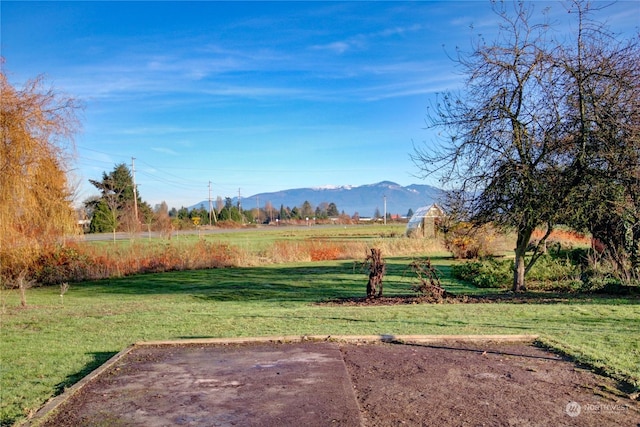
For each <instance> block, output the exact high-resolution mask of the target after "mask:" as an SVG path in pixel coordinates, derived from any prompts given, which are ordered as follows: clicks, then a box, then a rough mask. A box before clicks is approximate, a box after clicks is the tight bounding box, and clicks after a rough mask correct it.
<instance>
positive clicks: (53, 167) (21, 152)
mask: <svg viewBox="0 0 640 427" xmlns="http://www.w3.org/2000/svg"><path fill="white" fill-rule="evenodd" d="M0 93H1V96H0V128H1V129H2V134H1V139H0V280H2V283H0V287H4V288H7V287H19V288H20V289H21V290H22V291H24V289H25V288H26V287H28V284H29V283H31V281H32V280H33V279H34V277H33V269H34V265H35V264H36V263H37V261H38V260H39V259H40V257H41V256H42V255H43V254H44V253H46V251H48V250H51V249H52V248H54V247H55V246H56V245H58V244H61V242H62V241H63V237H64V236H67V235H69V234H72V233H75V232H76V230H77V226H76V223H77V220H76V218H75V214H74V210H73V207H72V204H71V202H72V191H71V187H70V185H69V181H68V175H67V170H68V163H69V160H70V159H71V155H72V153H73V136H74V134H75V132H76V131H77V129H78V126H79V121H78V116H77V112H78V109H79V103H78V101H77V100H75V99H73V98H70V97H66V96H63V95H61V94H59V93H57V92H56V91H54V90H53V89H51V88H47V87H45V84H44V80H43V78H42V77H38V78H35V79H33V80H29V81H28V82H26V83H25V84H24V86H23V87H21V88H17V87H14V86H13V85H12V84H11V83H10V82H9V81H8V79H7V76H6V74H5V72H4V71H2V72H0ZM22 302H23V305H24V304H25V301H24V293H23V301H22Z"/></svg>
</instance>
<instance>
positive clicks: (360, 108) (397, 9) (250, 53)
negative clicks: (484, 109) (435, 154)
mask: <svg viewBox="0 0 640 427" xmlns="http://www.w3.org/2000/svg"><path fill="white" fill-rule="evenodd" d="M534 4H535V8H536V10H538V11H541V10H543V9H544V8H546V7H549V8H550V9H549V13H550V16H551V17H552V18H553V20H557V21H559V22H561V21H562V20H563V19H566V16H567V15H566V10H565V9H564V6H563V4H562V3H560V2H542V1H536V2H535V3H534ZM0 8H1V23H2V28H1V48H2V52H1V54H2V56H3V57H4V58H5V64H4V69H5V72H6V73H7V74H8V76H9V80H10V81H11V82H13V83H14V84H16V85H21V84H22V83H24V82H25V81H26V80H27V79H29V78H33V77H35V76H37V75H40V74H44V75H45V76H46V77H47V82H48V84H49V85H51V86H53V87H55V89H56V90H57V91H59V92H62V93H65V94H67V95H71V96H74V97H76V98H78V99H80V100H82V101H83V102H84V105H85V109H84V111H83V112H82V114H81V121H82V125H83V128H82V130H81V132H80V133H79V134H78V136H77V138H76V146H77V157H76V160H75V162H74V164H73V167H74V174H75V175H76V177H77V178H76V180H77V181H78V182H79V183H80V188H79V196H78V198H79V201H82V200H84V199H86V198H87V197H89V196H91V195H94V194H97V191H96V190H95V189H94V188H93V187H92V186H91V185H90V184H89V183H88V181H87V180H88V179H100V177H101V176H102V172H103V171H106V172H109V171H111V170H112V169H113V167H114V166H115V165H116V164H118V163H127V164H129V165H131V158H132V157H135V158H136V160H135V169H136V182H137V184H138V185H139V192H140V194H141V196H142V198H143V200H145V201H148V202H149V203H151V204H152V205H155V204H156V203H160V202H161V201H163V200H164V201H166V202H167V203H168V204H169V206H172V207H180V206H189V205H191V204H194V203H196V202H199V201H201V200H204V199H206V198H207V197H208V191H209V190H208V186H209V181H211V183H212V184H211V185H212V197H213V198H215V197H217V196H222V197H227V196H229V197H231V196H236V195H237V194H238V190H239V189H240V191H241V193H242V195H243V197H247V196H250V195H253V194H256V193H261V192H272V191H277V190H282V189H287V188H299V187H319V186H325V185H363V184H371V183H375V182H379V181H382V180H391V181H395V182H397V183H399V184H401V185H409V184H411V183H428V184H437V182H433V181H429V182H426V181H421V180H420V179H418V178H416V177H415V175H416V174H418V172H419V171H418V170H417V169H416V167H415V166H414V165H413V163H412V162H411V160H410V158H409V155H410V153H412V151H413V145H414V143H415V144H421V143H429V141H430V140H432V139H433V138H434V135H433V134H432V133H431V132H430V131H427V130H425V129H424V127H425V122H424V119H425V113H426V109H427V106H428V105H429V102H430V101H431V100H433V99H434V96H435V94H436V93H437V92H442V91H444V90H457V89H460V86H461V82H462V77H461V76H460V75H458V74H457V72H456V68H455V66H454V64H453V62H452V61H451V60H450V59H449V58H448V56H447V53H449V54H452V53H453V52H454V51H455V47H456V46H460V47H462V48H464V49H468V48H469V46H470V43H471V41H472V40H474V39H475V37H476V36H477V35H478V34H482V35H483V36H484V37H485V38H488V39H491V36H492V34H495V32H496V30H497V18H496V16H495V15H494V14H493V12H492V11H491V7H490V3H489V2H488V1H467V2H460V1H448V2H436V1H422V2H411V3H406V2H346V3H345V2H207V1H201V2H169V1H167V2H147V1H144V2H124V1H123V2H89V1H87V2H80V1H78V2H54V1H52V2H12V1H5V0H3V1H2V3H1V4H0ZM599 16H600V17H602V18H604V19H606V20H607V21H608V22H609V25H610V27H611V29H612V30H613V31H615V32H622V33H627V34H630V33H632V32H633V31H635V30H636V29H637V28H638V27H639V26H640V2H638V1H623V2H618V3H617V4H615V5H613V6H611V7H609V8H607V9H606V12H605V13H604V14H602V15H599ZM563 28H565V29H568V30H571V27H570V26H565V27H563Z"/></svg>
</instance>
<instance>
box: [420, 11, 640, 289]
mask: <svg viewBox="0 0 640 427" xmlns="http://www.w3.org/2000/svg"><path fill="white" fill-rule="evenodd" d="M573 7H574V8H576V9H577V10H579V11H580V13H579V14H577V15H576V16H577V19H578V26H579V28H580V31H579V34H578V37H577V40H568V41H562V42H559V41H556V40H553V39H552V38H551V37H550V35H549V34H550V33H549V31H548V30H549V28H550V27H549V25H548V24H547V23H543V24H536V25H533V24H531V22H533V19H532V15H533V6H531V7H526V6H525V5H524V4H523V3H517V4H515V6H514V10H513V12H511V11H507V10H506V9H505V7H504V6H503V4H502V3H494V11H495V12H496V13H497V14H498V15H499V17H500V18H501V25H500V33H499V35H498V37H497V38H496V41H495V42H493V43H489V44H485V43H484V42H483V41H482V42H479V43H478V44H476V45H475V46H474V48H473V51H472V52H471V54H463V53H460V52H459V54H458V56H457V57H456V58H455V61H456V63H457V64H458V65H459V66H460V67H461V69H462V71H463V72H464V74H465V75H466V76H467V81H466V85H465V90H464V91H463V92H461V93H459V94H456V93H453V94H452V93H447V94H444V95H442V96H441V97H440V98H439V100H438V102H437V103H436V104H435V105H434V108H433V109H432V110H431V111H430V113H429V115H428V123H429V125H430V127H432V128H436V129H438V130H439V131H440V134H439V135H440V136H441V143H440V145H438V146H436V147H431V146H426V145H425V146H423V147H416V149H415V153H414V155H413V158H414V161H415V162H416V164H417V165H418V166H419V167H420V168H421V170H422V171H423V172H424V174H425V176H426V175H432V174H439V175H440V177H441V179H442V181H443V182H444V183H445V184H448V185H450V186H451V188H452V189H455V190H456V191H455V192H453V193H452V194H454V195H455V197H456V198H461V199H462V200H463V202H464V203H463V204H464V206H465V208H466V212H467V215H468V217H469V219H471V220H472V221H473V222H475V223H477V224H482V223H487V222H493V223H495V224H497V225H499V226H503V227H508V228H513V229H515V231H516V234H517V238H516V246H515V266H514V281H513V290H514V291H523V290H525V289H526V287H525V275H526V273H527V272H528V271H529V269H530V268H531V267H532V266H533V264H534V263H535V262H536V260H537V259H538V257H539V256H540V255H541V254H542V253H543V248H544V245H545V241H546V239H547V237H548V236H549V235H550V233H551V231H552V230H553V227H554V225H555V224H557V223H558V222H559V221H560V220H562V219H565V218H566V217H567V214H568V210H569V209H570V206H571V203H570V202H571V201H572V200H573V196H574V191H573V189H575V188H576V187H578V186H580V185H581V183H583V182H584V181H585V179H586V177H587V169H588V167H587V165H588V164H591V163H594V162H595V163H597V162H599V161H601V160H602V158H603V157H602V152H601V151H600V149H599V148H598V147H599V146H601V145H602V144H604V140H602V139H598V138H596V140H594V139H593V137H594V136H595V134H594V132H593V128H594V127H597V126H596V125H595V123H597V122H598V121H601V120H600V119H601V117H598V116H596V115H588V114H587V112H588V111H590V110H594V111H595V110H596V109H597V108H596V104H598V102H599V101H598V100H597V99H596V98H595V97H594V95H595V93H596V92H603V93H608V92H616V91H617V90H618V89H619V88H621V87H623V86H624V85H627V84H628V80H623V81H620V80H616V79H611V78H609V77H607V78H604V77H603V76H601V75H600V73H601V71H598V69H599V68H601V67H603V66H607V67H608V69H609V70H612V68H611V66H612V64H611V63H610V61H609V60H608V58H610V57H611V54H613V53H615V55H616V56H617V55H619V54H620V53H621V52H620V51H617V50H615V49H614V50H613V51H611V52H609V53H607V54H605V52H604V51H602V50H598V48H597V46H599V45H600V44H601V43H599V42H601V41H602V39H601V38H599V36H600V35H602V34H603V33H602V32H601V31H592V32H586V31H582V30H584V29H585V28H586V27H585V22H586V21H585V17H586V16H587V15H588V13H589V12H590V10H589V7H588V4H587V3H582V2H575V3H574V4H573ZM598 28H602V27H601V26H600V27H598ZM571 43H573V45H576V44H577V46H578V48H577V49H573V48H570V47H568V46H571ZM614 68H615V67H614ZM612 71H613V70H612ZM587 76H589V77H587ZM594 91H595V92H594ZM590 92H592V93H590ZM632 92H633V89H632ZM635 94H636V97H637V89H635ZM625 102H626V101H625ZM634 105H637V103H636V104H634ZM628 108H629V105H626V106H625V107H624V108H623V109H624V110H625V111H628ZM614 114H615V113H614ZM624 117H626V116H624ZM624 117H623V116H620V117H619V120H618V121H616V120H613V121H611V122H610V123H609V126H608V128H607V129H608V130H607V132H609V133H610V134H611V133H614V134H615V133H617V132H620V131H621V129H622V128H621V124H622V122H623V121H624ZM541 226H542V227H546V235H545V236H544V237H543V238H542V239H540V240H539V241H538V242H537V244H536V245H535V248H534V251H533V253H532V254H531V256H530V257H529V258H528V259H526V258H525V255H526V254H527V250H528V248H529V247H530V244H531V243H532V242H531V236H532V233H533V231H534V230H535V229H536V228H537V227H541Z"/></svg>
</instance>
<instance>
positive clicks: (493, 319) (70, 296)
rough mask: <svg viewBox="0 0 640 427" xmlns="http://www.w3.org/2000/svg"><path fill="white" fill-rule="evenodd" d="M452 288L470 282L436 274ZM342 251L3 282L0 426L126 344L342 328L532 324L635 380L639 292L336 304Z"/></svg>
mask: <svg viewBox="0 0 640 427" xmlns="http://www.w3.org/2000/svg"><path fill="white" fill-rule="evenodd" d="M387 261H388V267H389V268H388V273H387V276H386V278H385V295H394V294H396V295H397V294H410V293H411V291H410V284H411V277H410V274H409V272H408V270H407V264H408V263H409V262H410V259H408V258H393V259H387ZM434 262H435V264H436V265H437V266H438V268H439V269H440V270H441V271H442V272H443V274H445V278H444V280H443V283H444V285H445V287H446V288H447V289H448V290H449V291H451V292H454V293H467V294H474V293H475V294H478V293H487V292H497V291H490V290H478V289H475V288H472V287H470V286H467V285H465V284H464V283H459V282H456V281H453V280H451V279H449V278H448V276H447V273H448V270H449V268H450V264H451V263H452V261H451V260H449V259H445V258H438V259H434ZM366 282H367V277H366V274H365V273H364V272H363V271H362V270H361V268H360V266H359V265H358V264H355V263H354V262H350V261H331V262H317V263H302V264H301V263H298V264H282V265H270V266H264V267H255V268H229V269H214V270H200V271H182V272H172V273H164V274H150V275H140V276H132V277H125V278H119V279H112V280H103V281H98V282H87V283H78V284H72V285H71V287H70V289H69V290H68V292H67V293H66V294H65V296H64V304H63V303H62V302H63V301H62V298H61V297H60V290H59V289H58V288H54V287H49V288H35V289H31V290H29V291H28V294H27V300H28V303H29V307H28V308H26V309H20V308H19V307H18V306H19V295H18V293H17V291H3V294H2V296H1V298H2V303H3V307H4V311H3V314H2V319H1V321H2V325H1V342H0V358H1V360H0V369H1V372H0V402H1V403H0V405H1V407H0V424H2V425H11V424H12V423H14V422H15V421H18V420H20V419H22V418H23V417H25V416H27V415H28V414H29V413H30V412H32V411H35V410H36V409H37V408H38V407H39V406H40V405H42V404H43V403H44V402H45V401H46V400H47V399H49V398H50V397H52V396H54V395H56V394H59V393H61V392H62V391H63V390H64V389H65V388H66V387H68V386H70V385H72V384H73V383H75V382H77V381H78V380H79V379H80V378H82V377H83V376H85V375H86V374H88V373H89V372H90V371H91V370H93V369H95V368H96V367H98V366H99V365H100V364H102V363H103V362H105V361H106V360H107V359H108V358H109V357H111V356H113V355H114V354H115V353H117V352H119V351H120V350H122V349H123V348H125V347H127V346H128V345H130V344H131V343H133V342H136V341H142V340H162V339H180V338H202V337H243V336H274V335H304V334H310V335H311V334H313V335H338V334H340V335H349V334H539V335H540V336H541V338H542V342H543V343H545V344H548V345H551V346H553V347H555V348H557V349H560V350H562V351H564V352H566V353H567V354H569V355H571V356H573V357H575V358H577V359H578V360H580V361H582V362H585V363H588V364H590V365H592V366H594V367H597V368H602V369H604V370H605V371H606V372H607V373H609V374H610V375H612V376H614V377H616V378H619V379H627V380H629V381H631V382H632V383H633V382H634V383H635V384H636V386H637V385H638V384H639V383H640V342H639V340H638V331H640V310H639V308H640V301H639V300H638V299H637V298H635V299H634V298H630V299H624V298H617V299H612V298H587V297H579V298H575V299H571V300H567V301H561V302H558V301H554V302H551V303H532V304H511V303H487V304H433V305H428V304H417V305H396V306H386V307H381V306H371V307H354V306H337V305H321V304H318V302H321V301H325V300H328V299H334V298H341V297H355V296H364V295H365V288H366Z"/></svg>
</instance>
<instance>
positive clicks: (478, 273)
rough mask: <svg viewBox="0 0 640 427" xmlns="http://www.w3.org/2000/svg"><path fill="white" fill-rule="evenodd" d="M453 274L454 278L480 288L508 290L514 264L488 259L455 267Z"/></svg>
mask: <svg viewBox="0 0 640 427" xmlns="http://www.w3.org/2000/svg"><path fill="white" fill-rule="evenodd" d="M451 272H452V274H453V277H455V278H457V279H460V280H464V281H466V282H469V283H471V284H472V285H474V286H476V287H478V288H507V287H509V285H510V284H511V280H512V279H513V262H512V261H497V260H495V259H493V258H487V259H485V260H483V261H474V262H465V263H464V264H458V265H454V266H453V267H452V268H451Z"/></svg>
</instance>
